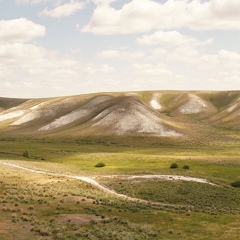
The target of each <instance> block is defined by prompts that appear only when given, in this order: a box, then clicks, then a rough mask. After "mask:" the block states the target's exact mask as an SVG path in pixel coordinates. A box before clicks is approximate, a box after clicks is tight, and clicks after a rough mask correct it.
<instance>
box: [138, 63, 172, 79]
mask: <svg viewBox="0 0 240 240" xmlns="http://www.w3.org/2000/svg"><path fill="white" fill-rule="evenodd" d="M133 71H134V73H135V74H139V75H141V76H142V75H149V76H150V75H151V76H154V75H155V76H157V77H160V76H161V77H162V76H165V77H166V76H171V75H172V73H171V72H170V71H169V70H168V69H167V68H166V66H165V65H164V64H133Z"/></svg>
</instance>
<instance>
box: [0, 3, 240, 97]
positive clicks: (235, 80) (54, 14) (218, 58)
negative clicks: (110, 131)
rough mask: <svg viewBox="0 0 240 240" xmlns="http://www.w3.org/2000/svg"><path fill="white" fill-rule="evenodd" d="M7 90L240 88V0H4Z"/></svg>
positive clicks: (1, 64) (20, 93)
mask: <svg viewBox="0 0 240 240" xmlns="http://www.w3.org/2000/svg"><path fill="white" fill-rule="evenodd" d="M0 83H1V85H0V86H1V87H0V96H1V97H22V98H26V97H50V96H63V95H73V94H81V93H90V92H109V91H138V90H168V89H174V90H195V89H196V90H199V89H203V90H209V89H211V90H240V0H0Z"/></svg>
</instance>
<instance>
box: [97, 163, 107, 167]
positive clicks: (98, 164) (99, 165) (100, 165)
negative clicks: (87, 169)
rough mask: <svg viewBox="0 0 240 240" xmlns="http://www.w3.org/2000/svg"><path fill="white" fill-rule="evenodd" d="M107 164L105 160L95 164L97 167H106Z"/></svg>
mask: <svg viewBox="0 0 240 240" xmlns="http://www.w3.org/2000/svg"><path fill="white" fill-rule="evenodd" d="M105 166H106V165H105V163H103V162H99V163H97V164H96V165H95V167H99V168H100V167H105Z"/></svg>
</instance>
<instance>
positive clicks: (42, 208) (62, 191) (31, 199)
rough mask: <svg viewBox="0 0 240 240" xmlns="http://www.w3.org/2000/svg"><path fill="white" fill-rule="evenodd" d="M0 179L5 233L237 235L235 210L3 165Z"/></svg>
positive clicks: (51, 235) (149, 236) (69, 236)
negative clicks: (152, 199)
mask: <svg viewBox="0 0 240 240" xmlns="http://www.w3.org/2000/svg"><path fill="white" fill-rule="evenodd" d="M0 185H1V188H0V202H1V206H2V207H1V209H0V224H1V226H4V227H3V228H1V229H2V230H1V231H0V237H2V238H3V239H6V238H7V237H9V238H13V239H33V238H34V239H129V240H130V239H237V236H238V234H239V225H238V215H236V214H237V212H235V213H233V212H231V211H225V212H217V213H216V212H212V211H209V210H208V209H207V208H206V211H205V212H203V211H198V210H197V209H195V208H192V207H191V206H189V205H186V206H178V205H175V206H171V205H163V206H162V205H156V204H144V203H139V202H132V201H123V200H122V199H119V198H115V197H113V196H111V195H108V194H105V193H103V192H102V191H99V190H98V189H96V188H94V187H92V186H91V185H89V184H86V183H83V182H81V181H77V180H68V179H65V178H62V177H52V176H46V175H40V174H33V173H28V174H26V172H25V171H19V170H17V169H13V168H11V167H6V166H3V167H2V168H1V169H0ZM130 190H131V189H130ZM163 195H165V193H164V192H163ZM170 195H171V193H170ZM187 197H189V196H187ZM208 198H209V196H206V199H208ZM169 199H171V198H169ZM169 199H168V201H169ZM166 200H167V199H166ZM170 201H174V200H170ZM214 204H215V202H214V203H213V205H214ZM3 230H4V231H3Z"/></svg>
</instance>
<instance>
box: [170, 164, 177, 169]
mask: <svg viewBox="0 0 240 240" xmlns="http://www.w3.org/2000/svg"><path fill="white" fill-rule="evenodd" d="M170 168H178V165H177V164H176V163H172V164H171V166H170Z"/></svg>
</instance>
